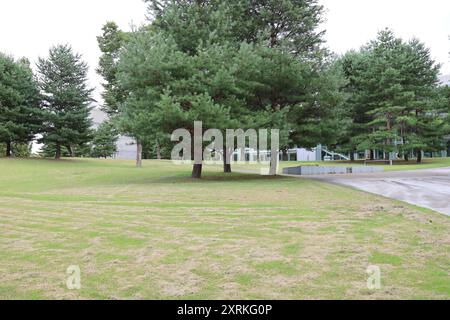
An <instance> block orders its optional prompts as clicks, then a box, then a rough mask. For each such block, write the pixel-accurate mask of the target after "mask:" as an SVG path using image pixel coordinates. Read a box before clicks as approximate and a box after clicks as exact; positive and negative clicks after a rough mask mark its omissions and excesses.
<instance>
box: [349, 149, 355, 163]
mask: <svg viewBox="0 0 450 320" xmlns="http://www.w3.org/2000/svg"><path fill="white" fill-rule="evenodd" d="M350 161H351V162H355V150H352V151H350Z"/></svg>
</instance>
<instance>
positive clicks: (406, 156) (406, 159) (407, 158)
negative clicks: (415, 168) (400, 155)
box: [404, 152, 409, 161]
mask: <svg viewBox="0 0 450 320" xmlns="http://www.w3.org/2000/svg"><path fill="white" fill-rule="evenodd" d="M404 158H405V161H409V153H408V152H405V156H404Z"/></svg>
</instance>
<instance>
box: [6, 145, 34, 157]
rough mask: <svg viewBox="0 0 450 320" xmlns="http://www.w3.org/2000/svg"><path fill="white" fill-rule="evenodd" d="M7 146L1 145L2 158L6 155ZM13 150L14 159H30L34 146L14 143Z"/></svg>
mask: <svg viewBox="0 0 450 320" xmlns="http://www.w3.org/2000/svg"><path fill="white" fill-rule="evenodd" d="M6 149H7V147H6V144H0V157H2V156H3V155H6ZM11 149H12V151H13V156H14V158H28V157H30V156H31V149H32V144H31V143H29V144H27V143H12V144H11Z"/></svg>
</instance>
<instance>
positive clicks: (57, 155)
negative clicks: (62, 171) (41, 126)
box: [55, 143, 61, 160]
mask: <svg viewBox="0 0 450 320" xmlns="http://www.w3.org/2000/svg"><path fill="white" fill-rule="evenodd" d="M60 159H61V144H60V143H57V144H56V151H55V160H60Z"/></svg>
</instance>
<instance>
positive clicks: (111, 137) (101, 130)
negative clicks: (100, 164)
mask: <svg viewBox="0 0 450 320" xmlns="http://www.w3.org/2000/svg"><path fill="white" fill-rule="evenodd" d="M118 138H119V137H118V134H117V130H116V129H115V128H114V126H113V124H111V123H109V122H104V123H102V124H101V125H100V126H99V127H98V128H97V130H96V131H95V133H94V138H93V140H92V151H91V156H92V157H93V158H108V157H111V156H113V155H114V154H115V153H116V152H117V140H118Z"/></svg>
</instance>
